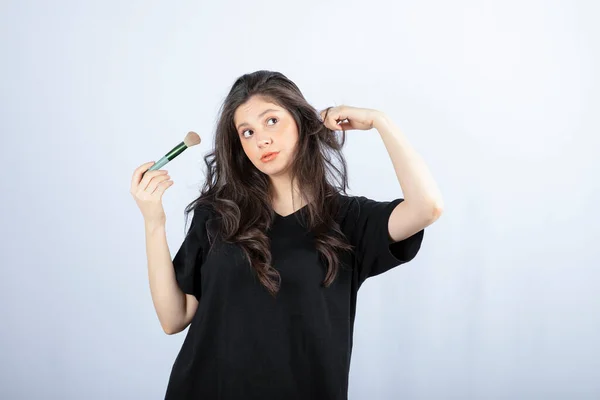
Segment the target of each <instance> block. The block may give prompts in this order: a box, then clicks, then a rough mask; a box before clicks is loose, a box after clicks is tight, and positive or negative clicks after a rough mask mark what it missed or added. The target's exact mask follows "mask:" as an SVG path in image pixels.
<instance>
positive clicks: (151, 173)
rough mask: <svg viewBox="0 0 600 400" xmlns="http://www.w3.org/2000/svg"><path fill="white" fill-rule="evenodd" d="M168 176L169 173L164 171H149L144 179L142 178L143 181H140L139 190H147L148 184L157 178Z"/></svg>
mask: <svg viewBox="0 0 600 400" xmlns="http://www.w3.org/2000/svg"><path fill="white" fill-rule="evenodd" d="M166 174H168V171H166V170H164V169H157V170H154V171H148V172H147V173H146V174H145V175H144V177H143V178H142V180H141V181H140V184H139V185H138V189H141V190H146V188H147V187H148V184H149V183H150V182H151V181H152V178H155V177H157V176H161V175H166Z"/></svg>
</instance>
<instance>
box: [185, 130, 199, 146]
mask: <svg viewBox="0 0 600 400" xmlns="http://www.w3.org/2000/svg"><path fill="white" fill-rule="evenodd" d="M200 140H201V139H200V135H198V134H197V133H196V132H192V131H189V132H188V133H187V135H185V138H184V139H183V143H185V145H186V146H187V147H192V146H195V145H197V144H200Z"/></svg>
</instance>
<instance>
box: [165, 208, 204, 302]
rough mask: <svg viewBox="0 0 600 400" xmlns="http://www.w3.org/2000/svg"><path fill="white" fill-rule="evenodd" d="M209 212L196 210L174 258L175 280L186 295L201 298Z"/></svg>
mask: <svg viewBox="0 0 600 400" xmlns="http://www.w3.org/2000/svg"><path fill="white" fill-rule="evenodd" d="M207 218H208V211H207V210H206V209H204V208H196V209H195V210H194V214H193V216H192V222H191V224H190V228H189V229H188V231H187V233H186V236H185V238H184V239H183V243H182V244H181V246H180V247H179V250H177V253H176V254H175V257H174V258H173V267H174V269H175V278H176V280H177V284H178V285H179V287H180V288H181V290H182V291H183V292H184V293H187V294H193V295H195V296H196V298H198V299H199V298H200V294H201V293H200V266H201V265H202V263H203V262H204V251H205V250H206V248H207V236H206V220H207Z"/></svg>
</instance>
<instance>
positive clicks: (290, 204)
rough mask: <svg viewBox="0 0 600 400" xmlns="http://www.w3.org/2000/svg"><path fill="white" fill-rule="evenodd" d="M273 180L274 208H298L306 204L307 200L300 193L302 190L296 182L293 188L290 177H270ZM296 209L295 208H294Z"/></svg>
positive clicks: (272, 198)
mask: <svg viewBox="0 0 600 400" xmlns="http://www.w3.org/2000/svg"><path fill="white" fill-rule="evenodd" d="M270 180H271V201H272V203H273V207H274V208H278V209H298V208H301V207H302V206H304V205H305V200H304V199H303V198H302V196H301V195H300V190H299V189H298V185H297V183H296V182H295V183H294V187H293V188H292V182H291V180H290V178H289V177H287V176H286V177H274V176H271V177H270ZM292 211H295V210H292Z"/></svg>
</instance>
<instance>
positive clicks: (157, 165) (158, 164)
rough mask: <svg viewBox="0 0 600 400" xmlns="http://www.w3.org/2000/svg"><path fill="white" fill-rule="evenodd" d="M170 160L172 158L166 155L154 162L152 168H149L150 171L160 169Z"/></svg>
mask: <svg viewBox="0 0 600 400" xmlns="http://www.w3.org/2000/svg"><path fill="white" fill-rule="evenodd" d="M169 161H171V160H169V157H167V156H164V157H163V158H161V159H160V160H158V161H157V162H156V163H155V164H153V165H152V166H151V167H150V168H148V171H154V170H157V169H160V168H161V167H163V166H164V165H165V164H166V163H168V162H169Z"/></svg>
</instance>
